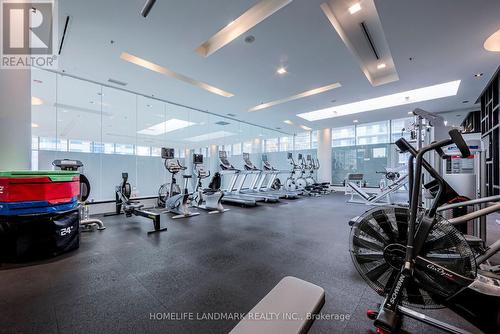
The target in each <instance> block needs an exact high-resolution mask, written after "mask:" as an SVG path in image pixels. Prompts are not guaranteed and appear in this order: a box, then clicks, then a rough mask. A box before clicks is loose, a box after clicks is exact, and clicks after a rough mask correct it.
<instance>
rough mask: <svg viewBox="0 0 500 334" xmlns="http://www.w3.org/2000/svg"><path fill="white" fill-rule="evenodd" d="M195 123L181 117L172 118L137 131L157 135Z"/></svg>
mask: <svg viewBox="0 0 500 334" xmlns="http://www.w3.org/2000/svg"><path fill="white" fill-rule="evenodd" d="M194 124H196V123H193V122H188V121H185V120H182V119H177V118H172V119H169V120H166V121H164V122H161V123H158V124H155V125H152V126H150V127H147V128H145V129H143V130H140V131H137V133H139V134H141V135H150V136H158V135H162V134H165V133H167V132H172V131H175V130H179V129H183V128H187V127H188V126H191V125H194Z"/></svg>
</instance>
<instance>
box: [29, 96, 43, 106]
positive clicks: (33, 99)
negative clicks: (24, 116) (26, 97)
mask: <svg viewBox="0 0 500 334" xmlns="http://www.w3.org/2000/svg"><path fill="white" fill-rule="evenodd" d="M42 104H43V100H42V99H41V98H39V97H36V96H32V97H31V105H32V106H40V105H42Z"/></svg>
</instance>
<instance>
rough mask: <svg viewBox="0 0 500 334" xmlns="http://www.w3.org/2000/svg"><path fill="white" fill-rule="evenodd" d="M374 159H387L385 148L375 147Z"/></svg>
mask: <svg viewBox="0 0 500 334" xmlns="http://www.w3.org/2000/svg"><path fill="white" fill-rule="evenodd" d="M372 154H373V158H374V159H375V158H385V157H387V150H386V148H385V147H374V148H373V152H372Z"/></svg>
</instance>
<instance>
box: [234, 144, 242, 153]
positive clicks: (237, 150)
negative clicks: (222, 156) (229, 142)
mask: <svg viewBox="0 0 500 334" xmlns="http://www.w3.org/2000/svg"><path fill="white" fill-rule="evenodd" d="M233 155H241V143H236V144H233Z"/></svg>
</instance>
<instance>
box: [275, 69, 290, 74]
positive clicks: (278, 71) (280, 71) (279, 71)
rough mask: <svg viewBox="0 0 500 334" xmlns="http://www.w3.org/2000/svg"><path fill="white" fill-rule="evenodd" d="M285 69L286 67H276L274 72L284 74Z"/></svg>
mask: <svg viewBox="0 0 500 334" xmlns="http://www.w3.org/2000/svg"><path fill="white" fill-rule="evenodd" d="M286 72H287V71H286V68H284V67H280V68H278V70H277V71H276V73H278V74H285V73H286Z"/></svg>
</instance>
